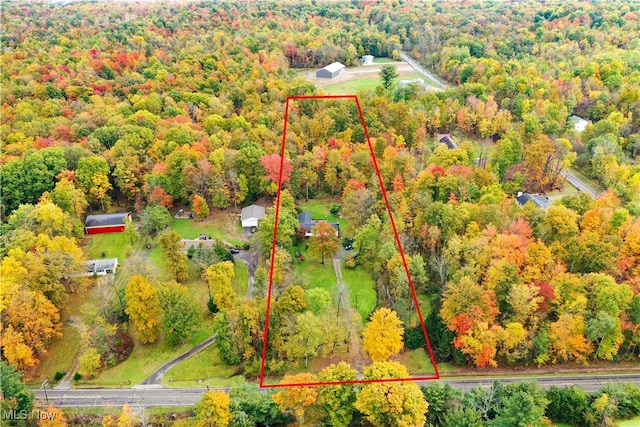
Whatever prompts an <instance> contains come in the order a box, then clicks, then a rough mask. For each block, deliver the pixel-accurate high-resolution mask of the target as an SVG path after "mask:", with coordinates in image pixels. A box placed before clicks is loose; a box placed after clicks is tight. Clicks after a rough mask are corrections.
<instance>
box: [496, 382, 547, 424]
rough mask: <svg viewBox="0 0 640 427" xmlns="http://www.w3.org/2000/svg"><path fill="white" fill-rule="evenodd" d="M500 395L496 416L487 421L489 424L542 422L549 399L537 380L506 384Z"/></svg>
mask: <svg viewBox="0 0 640 427" xmlns="http://www.w3.org/2000/svg"><path fill="white" fill-rule="evenodd" d="M500 397H501V402H500V405H498V407H497V409H496V416H495V418H494V419H493V420H491V421H489V423H488V425H489V426H492V427H493V426H495V427H529V426H539V425H543V424H544V421H545V416H544V411H545V408H546V407H547V404H548V403H549V401H548V400H547V398H546V397H545V392H544V390H543V389H542V388H541V387H540V386H539V385H538V383H537V382H535V381H529V382H520V383H516V384H509V385H506V386H505V387H504V389H503V390H502V393H501V394H500Z"/></svg>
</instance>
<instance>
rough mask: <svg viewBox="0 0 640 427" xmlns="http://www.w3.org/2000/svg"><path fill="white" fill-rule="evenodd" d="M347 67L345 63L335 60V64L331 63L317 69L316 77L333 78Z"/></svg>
mask: <svg viewBox="0 0 640 427" xmlns="http://www.w3.org/2000/svg"><path fill="white" fill-rule="evenodd" d="M345 68H346V67H345V66H344V64H341V63H339V62H334V63H333V64H329V65H327V66H326V67H324V68H321V69H319V70H318V71H316V77H320V78H325V79H332V78H334V77H336V76H339V75H340V73H342V72H343V71H344V70H345Z"/></svg>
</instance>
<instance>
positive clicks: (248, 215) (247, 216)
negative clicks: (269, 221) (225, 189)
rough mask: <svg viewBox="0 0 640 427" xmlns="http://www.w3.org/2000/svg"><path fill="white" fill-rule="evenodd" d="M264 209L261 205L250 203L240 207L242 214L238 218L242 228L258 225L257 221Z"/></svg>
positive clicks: (262, 216)
mask: <svg viewBox="0 0 640 427" xmlns="http://www.w3.org/2000/svg"><path fill="white" fill-rule="evenodd" d="M264 215H265V209H264V208H263V207H262V206H258V205H250V206H247V207H244V208H242V215H241V217H240V220H241V221H242V228H255V227H257V226H258V222H259V221H260V220H261V219H262V218H264Z"/></svg>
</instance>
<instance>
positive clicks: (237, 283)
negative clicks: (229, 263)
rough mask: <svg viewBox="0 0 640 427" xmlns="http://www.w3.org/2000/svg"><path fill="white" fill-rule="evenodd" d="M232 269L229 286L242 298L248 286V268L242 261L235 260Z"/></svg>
mask: <svg viewBox="0 0 640 427" xmlns="http://www.w3.org/2000/svg"><path fill="white" fill-rule="evenodd" d="M233 271H234V273H235V275H234V276H233V280H232V281H231V287H232V288H233V290H234V291H235V292H236V295H237V296H238V297H239V298H240V299H244V297H245V296H246V295H247V288H248V286H249V269H248V268H247V266H246V265H245V263H243V262H242V261H236V262H235V263H234V265H233Z"/></svg>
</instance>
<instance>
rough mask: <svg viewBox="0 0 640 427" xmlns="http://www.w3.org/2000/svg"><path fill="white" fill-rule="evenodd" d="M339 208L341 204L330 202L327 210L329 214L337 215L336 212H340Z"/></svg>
mask: <svg viewBox="0 0 640 427" xmlns="http://www.w3.org/2000/svg"><path fill="white" fill-rule="evenodd" d="M340 209H342V206H341V205H339V204H338V203H331V207H330V208H329V212H330V213H331V215H338V212H340Z"/></svg>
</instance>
